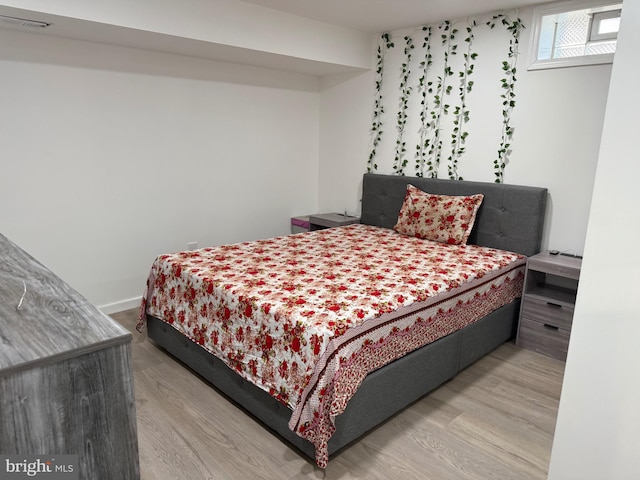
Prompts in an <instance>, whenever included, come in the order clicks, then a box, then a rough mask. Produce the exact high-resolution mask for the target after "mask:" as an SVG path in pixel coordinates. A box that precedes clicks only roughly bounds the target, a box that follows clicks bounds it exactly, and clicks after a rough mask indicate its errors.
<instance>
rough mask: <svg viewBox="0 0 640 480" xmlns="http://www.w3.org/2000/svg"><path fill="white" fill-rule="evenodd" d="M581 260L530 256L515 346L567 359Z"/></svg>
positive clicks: (571, 257) (547, 254)
mask: <svg viewBox="0 0 640 480" xmlns="http://www.w3.org/2000/svg"><path fill="white" fill-rule="evenodd" d="M581 266H582V259H581V258H578V257H573V256H566V255H562V254H558V255H551V254H550V253H549V252H541V253H538V254H537V255H533V256H532V257H529V259H528V260H527V270H526V273H525V278H524V292H523V294H522V305H521V309H520V324H519V326H518V336H517V339H516V345H518V346H520V347H523V348H527V349H530V350H534V351H536V352H539V353H542V354H544V355H548V356H550V357H553V358H557V359H559V360H563V361H564V360H566V359H567V349H568V347H569V337H570V335H571V324H572V321H573V310H574V306H575V303H576V294H577V291H578V280H579V278H580V268H581Z"/></svg>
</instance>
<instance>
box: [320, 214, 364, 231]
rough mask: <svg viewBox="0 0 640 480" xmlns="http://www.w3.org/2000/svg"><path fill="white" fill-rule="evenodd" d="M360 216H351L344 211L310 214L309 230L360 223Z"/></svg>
mask: <svg viewBox="0 0 640 480" xmlns="http://www.w3.org/2000/svg"><path fill="white" fill-rule="evenodd" d="M359 222H360V218H358V217H351V216H349V215H345V214H343V213H317V214H315V215H310V216H309V230H311V231H313V230H322V229H323V228H332V227H342V226H344V225H351V224H352V223H359Z"/></svg>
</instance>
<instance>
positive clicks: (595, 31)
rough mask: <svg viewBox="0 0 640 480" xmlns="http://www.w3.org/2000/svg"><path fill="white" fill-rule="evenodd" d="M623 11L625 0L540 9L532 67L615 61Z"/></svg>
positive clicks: (536, 10) (535, 11)
mask: <svg viewBox="0 0 640 480" xmlns="http://www.w3.org/2000/svg"><path fill="white" fill-rule="evenodd" d="M621 12H622V3H615V4H602V3H601V2H600V3H594V2H590V3H589V2H586V3H582V4H581V5H580V8H579V9H576V3H575V2H565V3H562V4H556V5H554V6H552V7H539V8H536V9H535V10H534V15H533V24H534V32H533V35H532V42H531V48H530V59H531V62H530V66H529V70H537V69H543V68H555V67H570V66H577V65H594V64H600V63H611V62H613V55H614V53H615V51H616V44H617V41H618V30H619V28H620V14H621Z"/></svg>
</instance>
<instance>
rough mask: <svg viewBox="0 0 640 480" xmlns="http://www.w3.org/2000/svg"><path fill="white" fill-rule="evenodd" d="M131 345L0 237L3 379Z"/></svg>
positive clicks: (95, 311) (101, 316)
mask: <svg viewBox="0 0 640 480" xmlns="http://www.w3.org/2000/svg"><path fill="white" fill-rule="evenodd" d="M130 341H131V333H130V332H128V331H127V330H126V329H125V328H124V327H122V326H121V325H119V324H118V323H116V322H115V321H114V320H113V319H111V318H109V317H107V316H106V315H105V314H104V313H102V312H101V311H100V310H98V309H97V308H96V307H95V306H93V305H91V304H90V303H89V302H87V301H86V300H85V299H84V298H83V297H82V296H81V295H80V294H79V293H78V292H76V291H75V290H74V289H72V288H71V287H69V286H68V285H67V284H66V283H64V282H62V281H61V280H60V279H59V278H58V277H57V276H56V275H55V274H54V273H53V272H51V271H50V270H49V269H47V268H46V267H44V266H43V265H42V264H40V263H39V262H38V261H37V260H35V259H34V258H33V257H31V256H30V255H29V254H27V253H26V252H25V251H23V250H22V249H21V248H19V247H18V246H17V245H15V244H14V243H13V242H12V241H10V240H9V239H8V238H6V237H5V236H4V235H1V234H0V376H6V375H10V374H13V373H16V372H17V371H20V370H23V369H27V368H33V367H34V366H36V365H38V364H41V363H50V362H51V361H53V360H54V359H56V360H63V359H68V358H72V357H75V356H78V355H82V354H85V353H88V352H91V351H94V350H97V349H102V348H105V347H107V346H109V345H118V344H123V343H127V342H130Z"/></svg>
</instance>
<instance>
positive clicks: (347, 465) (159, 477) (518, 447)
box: [112, 310, 564, 480]
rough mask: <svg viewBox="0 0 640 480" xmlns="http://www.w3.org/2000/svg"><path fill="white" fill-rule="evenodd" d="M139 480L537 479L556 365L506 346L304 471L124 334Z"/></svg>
mask: <svg viewBox="0 0 640 480" xmlns="http://www.w3.org/2000/svg"><path fill="white" fill-rule="evenodd" d="M136 315H137V310H129V311H126V312H121V313H118V314H114V315H112V316H113V318H115V319H116V320H117V321H119V322H120V323H121V324H122V325H124V326H125V327H127V328H129V329H130V330H132V331H133V335H134V338H133V364H134V382H135V390H136V409H137V417H138V437H139V445H140V467H141V472H142V479H143V480H163V479H167V480H176V479H188V480H199V479H212V480H213V479H216V480H218V479H225V480H226V479H249V478H250V479H259V478H268V479H271V480H279V479H300V478H312V479H313V478H325V479H328V480H333V479H341V480H348V479H355V478H358V479H367V480H372V479H384V480H389V479H395V478H402V479H407V480H408V479H434V480H446V479H456V480H458V479H469V480H482V479H499V480H508V479H514V480H515V479H517V480H524V479H544V478H546V477H547V469H548V465H549V457H550V453H551V444H552V439H553V431H554V428H555V420H556V414H557V409H558V401H559V398H560V389H561V384H562V376H563V372H564V363H562V362H559V361H557V360H553V359H551V358H547V357H544V356H542V355H539V354H536V353H533V352H530V351H528V350H523V349H520V348H518V347H516V346H515V345H513V344H512V343H506V344H504V345H503V346H501V347H499V348H498V349H497V350H496V351H494V352H493V353H491V354H489V355H488V356H486V357H485V358H483V359H481V360H479V361H478V362H476V363H475V364H473V365H471V366H470V367H468V368H467V369H466V370H464V371H462V372H460V373H459V374H458V375H457V376H456V377H455V378H454V379H453V380H451V381H449V382H448V383H446V384H444V385H443V386H441V387H440V388H438V389H437V390H435V391H433V392H432V393H431V394H430V395H428V396H427V397H425V398H423V399H422V400H420V401H418V402H416V403H415V404H413V405H411V406H410V407H409V408H407V409H405V410H404V411H402V412H400V413H399V414H398V415H396V416H395V417H393V418H392V419H390V420H389V421H387V422H386V423H384V424H383V425H381V426H379V427H378V428H376V429H375V430H374V431H372V432H369V433H368V434H367V435H366V436H364V437H363V438H361V439H360V440H359V441H357V442H356V443H354V444H353V445H351V446H349V447H348V448H347V449H345V450H343V451H342V452H340V453H339V454H337V455H336V456H334V457H332V458H331V460H330V461H329V466H328V467H327V469H326V470H325V471H322V470H320V469H318V468H317V467H315V464H313V463H312V462H310V461H308V460H307V459H306V457H303V456H301V455H300V454H298V453H297V452H296V451H295V450H293V449H292V448H291V447H290V446H289V445H288V444H286V443H284V442H283V441H281V440H280V439H279V438H278V437H276V436H275V435H274V434H272V433H271V432H270V431H269V430H267V429H266V428H265V427H263V426H262V425H261V424H260V423H258V422H257V421H256V420H254V419H253V418H252V417H250V416H249V415H248V414H247V413H245V412H244V411H243V410H241V409H240V408H238V407H236V406H235V405H234V404H233V403H231V402H230V401H229V400H227V399H226V397H224V396H222V395H221V394H220V393H218V392H217V391H216V390H214V389H213V388H212V387H211V386H210V385H209V384H208V383H206V382H205V381H203V380H202V379H201V378H200V377H198V376H197V375H195V374H193V373H192V372H191V371H190V370H188V369H187V368H186V367H185V366H183V365H182V364H181V363H180V362H178V361H176V360H174V359H173V358H172V357H170V356H169V355H168V354H167V353H165V352H164V351H163V350H162V349H160V348H158V347H156V346H155V344H153V342H152V341H150V340H148V339H147V338H146V336H145V335H141V334H139V333H137V332H135V330H134V328H133V327H134V325H135V322H136Z"/></svg>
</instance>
